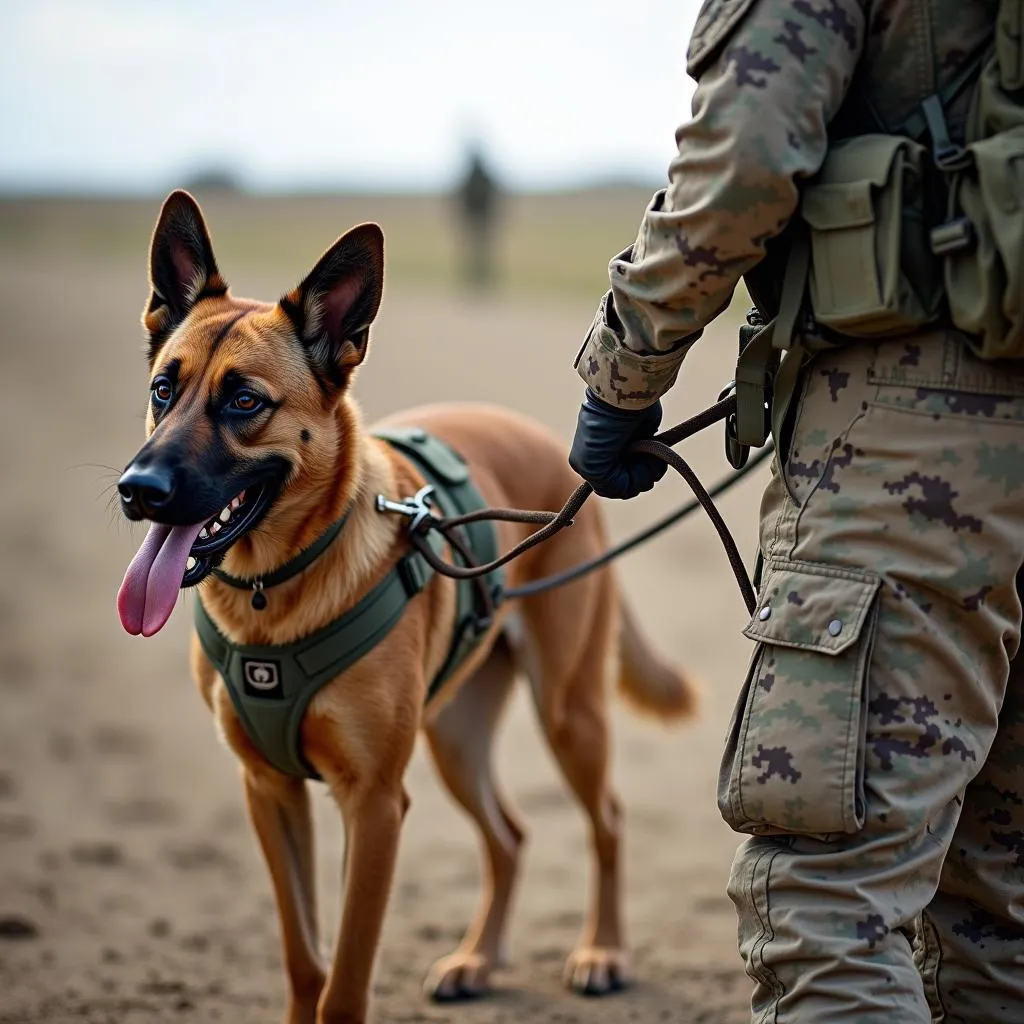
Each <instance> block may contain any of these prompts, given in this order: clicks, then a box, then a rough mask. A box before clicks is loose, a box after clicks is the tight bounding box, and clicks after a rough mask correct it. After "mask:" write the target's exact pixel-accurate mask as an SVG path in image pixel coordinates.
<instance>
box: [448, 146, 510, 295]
mask: <svg viewBox="0 0 1024 1024" xmlns="http://www.w3.org/2000/svg"><path fill="white" fill-rule="evenodd" d="M500 201H501V196H500V186H499V185H498V181H497V178H496V177H495V174H494V170H493V169H492V168H491V167H490V166H489V165H488V162H487V159H486V158H485V156H484V152H483V147H482V146H481V145H480V143H478V142H473V143H470V145H469V147H468V151H467V154H466V165H465V170H464V172H463V176H462V179H461V180H460V182H459V184H458V187H457V188H456V190H455V203H456V206H457V215H458V217H459V220H460V228H461V231H462V277H463V280H464V282H465V283H466V284H467V285H468V286H469V287H470V288H471V289H473V290H484V289H487V288H490V287H492V286H493V285H494V284H495V283H496V264H497V261H496V259H495V244H496V243H495V237H496V232H497V220H498V215H499V203H500Z"/></svg>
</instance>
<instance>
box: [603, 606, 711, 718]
mask: <svg viewBox="0 0 1024 1024" xmlns="http://www.w3.org/2000/svg"><path fill="white" fill-rule="evenodd" d="M620 616H621V626H620V637H619V654H620V657H619V692H620V693H621V694H622V696H623V697H624V698H625V700H626V701H627V703H629V704H630V705H631V706H632V707H633V708H635V709H636V710H637V711H640V712H642V713H643V714H647V715H652V716H654V717H655V718H660V719H662V720H664V721H672V720H676V719H682V718H689V717H690V716H692V715H693V714H694V713H695V712H696V710H697V702H698V691H697V687H696V686H695V685H694V683H693V681H692V680H691V679H690V678H689V677H688V676H687V675H686V674H685V673H684V672H683V671H682V670H681V669H680V668H677V667H676V666H675V665H672V664H670V663H669V662H667V661H665V660H664V659H663V658H662V657H660V656H659V655H658V653H657V652H656V651H655V650H654V649H653V647H651V645H650V642H649V641H648V640H647V638H646V637H645V636H644V635H643V633H642V632H641V630H640V627H639V625H638V624H637V621H636V617H635V616H634V615H633V613H632V611H630V608H629V606H628V604H626V602H625V601H624V600H623V601H622V603H621V612H620Z"/></svg>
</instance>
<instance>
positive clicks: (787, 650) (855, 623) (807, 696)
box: [718, 560, 881, 835]
mask: <svg viewBox="0 0 1024 1024" xmlns="http://www.w3.org/2000/svg"><path fill="white" fill-rule="evenodd" d="M880 584H881V580H880V579H879V577H877V576H875V575H874V574H872V573H868V572H859V571H854V570H850V569H839V568H833V567H831V566H822V565H816V564H811V563H805V562H783V561H774V560H773V561H771V562H769V563H768V565H767V567H766V572H765V578H764V584H763V586H762V589H761V598H760V601H759V603H758V607H757V610H756V611H755V612H754V615H753V618H752V619H751V620H750V623H749V624H748V626H747V627H746V629H745V630H744V631H743V632H744V635H746V636H747V637H749V638H750V639H751V640H756V641H757V642H758V646H757V649H756V650H755V652H754V656H753V660H752V662H751V667H750V671H749V673H748V675H747V681H746V685H745V687H744V690H743V693H742V694H741V696H740V700H739V703H738V705H737V707H736V711H735V714H734V716H733V721H732V726H731V728H730V735H729V739H728V743H727V746H726V751H725V756H724V758H723V760H722V767H721V773H720V776H719V785H718V806H719V810H720V811H721V812H722V817H723V818H724V819H725V821H726V822H727V823H728V824H729V825H730V826H731V827H732V828H734V829H735V830H736V831H738V832H748V833H753V834H766V833H786V832H788V833H796V834H800V835H828V834H833V833H843V832H857V831H858V830H859V829H860V828H861V827H862V826H863V824H864V745H865V728H866V711H867V709H866V697H865V682H866V677H867V669H868V663H869V661H870V657H871V648H872V644H873V642H874V633H875V618H876V607H877V601H876V599H875V598H876V594H877V592H878V588H879V586H880Z"/></svg>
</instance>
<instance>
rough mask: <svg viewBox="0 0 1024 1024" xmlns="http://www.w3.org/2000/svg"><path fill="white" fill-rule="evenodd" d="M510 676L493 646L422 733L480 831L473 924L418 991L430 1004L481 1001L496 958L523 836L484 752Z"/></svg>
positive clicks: (503, 654)
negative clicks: (480, 875) (479, 887)
mask: <svg viewBox="0 0 1024 1024" xmlns="http://www.w3.org/2000/svg"><path fill="white" fill-rule="evenodd" d="M514 675H515V670H514V666H513V663H512V661H511V658H510V656H509V651H508V648H507V646H506V644H505V642H504V641H503V640H499V642H498V644H497V645H496V646H495V648H494V650H493V651H492V652H491V654H490V656H489V657H488V659H487V661H486V662H484V664H483V665H482V666H481V667H480V668H479V669H478V670H477V671H476V673H474V675H473V676H472V677H471V678H470V679H468V680H467V681H466V682H465V684H464V685H463V686H462V688H461V689H460V690H459V691H458V693H456V694H455V696H454V697H453V698H452V699H451V701H450V702H449V703H448V704H446V705H445V707H444V708H443V709H442V710H441V711H440V713H439V714H438V716H437V718H436V719H435V720H434V721H433V722H432V723H431V724H430V725H429V726H428V727H427V730H426V732H427V741H428V743H429V746H430V751H431V754H432V755H433V759H434V763H435V764H436V765H437V770H438V772H439V773H440V775H441V778H442V780H443V781H444V783H445V785H446V786H447V787H448V791H449V792H450V793H451V794H452V796H453V797H455V799H456V800H457V801H458V802H459V804H461V805H462V807H463V808H464V809H465V810H466V812H467V813H468V814H469V816H470V817H471V818H472V819H473V820H474V821H475V822H476V824H477V827H478V828H479V829H480V838H481V840H482V842H483V861H484V889H483V893H482V896H481V901H480V907H479V910H478V911H477V914H476V917H475V918H474V920H473V923H472V924H471V925H470V926H469V928H468V930H467V931H466V934H465V936H464V938H463V940H462V943H461V944H460V945H459V948H458V949H457V950H456V951H455V952H454V953H451V954H449V955H448V956H445V957H442V958H441V959H440V960H438V961H437V963H435V964H434V965H433V967H431V969H430V972H429V973H428V975H427V978H426V981H425V983H424V988H425V990H426V992H427V994H428V995H430V996H431V997H432V998H434V999H438V1000H451V999H463V998H468V997H472V996H479V995H482V994H483V993H484V992H485V991H486V989H487V983H488V977H489V974H490V971H491V969H492V968H493V967H495V966H497V965H498V964H500V963H501V962H502V960H503V958H504V952H505V950H504V933H505V922H506V917H507V914H508V909H509V904H510V902H511V899H512V894H513V890H514V888H515V881H516V874H517V868H518V864H519V849H520V846H521V845H522V842H523V831H522V829H521V828H520V826H519V824H518V823H517V822H516V821H515V819H514V818H513V817H512V815H511V814H510V813H509V811H508V810H507V809H506V807H505V805H504V804H503V802H502V799H501V797H500V796H499V795H498V792H497V790H496V788H495V784H494V776H493V772H492V765H491V749H492V741H493V737H494V731H495V727H496V726H497V724H498V722H499V720H500V718H501V714H502V711H503V710H504V707H505V704H506V701H507V699H508V695H509V691H510V690H511V687H512V682H513V679H514Z"/></svg>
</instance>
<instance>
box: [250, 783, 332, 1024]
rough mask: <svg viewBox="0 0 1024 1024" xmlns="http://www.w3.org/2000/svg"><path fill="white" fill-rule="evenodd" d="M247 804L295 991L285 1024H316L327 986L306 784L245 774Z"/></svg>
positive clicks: (289, 1004) (291, 992) (291, 983)
mask: <svg viewBox="0 0 1024 1024" xmlns="http://www.w3.org/2000/svg"><path fill="white" fill-rule="evenodd" d="M244 775H245V801H246V806H247V807H248V809H249V817H250V819H251V821H252V824H253V828H254V829H255V830H256V835H257V837H258V839H259V842H260V846H261V848H262V849H263V855H264V857H265V858H266V861H267V866H268V867H269V868H270V877H271V881H272V882H273V886H274V896H275V898H276V900H277V911H278V915H279V917H280V921H281V942H282V946H283V949H284V960H285V968H286V970H287V972H288V983H289V988H290V994H289V1001H288V1012H287V1014H286V1015H285V1024H314V1022H315V1021H316V1006H317V1001H318V999H319V998H320V991H321V989H322V988H323V984H324V972H323V967H322V966H321V964H320V956H319V951H318V949H317V914H316V886H315V876H314V866H313V821H312V816H311V813H310V805H309V793H308V791H307V789H306V783H305V782H304V781H303V780H301V779H290V778H288V777H287V776H284V775H278V774H277V773H274V774H273V775H270V774H269V773H260V774H259V775H256V774H254V773H253V772H251V771H248V770H247V771H245V773H244Z"/></svg>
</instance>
